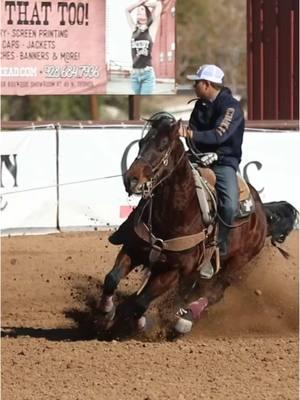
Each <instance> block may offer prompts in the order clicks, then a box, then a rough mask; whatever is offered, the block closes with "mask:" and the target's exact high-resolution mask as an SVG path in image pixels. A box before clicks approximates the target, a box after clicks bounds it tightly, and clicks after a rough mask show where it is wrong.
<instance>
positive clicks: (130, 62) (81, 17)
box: [0, 0, 175, 96]
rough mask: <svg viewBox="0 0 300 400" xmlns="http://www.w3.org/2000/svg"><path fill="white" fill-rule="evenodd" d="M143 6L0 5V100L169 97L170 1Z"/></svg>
mask: <svg viewBox="0 0 300 400" xmlns="http://www.w3.org/2000/svg"><path fill="white" fill-rule="evenodd" d="M146 3H147V4H148V5H149V7H147V10H148V11H149V13H151V18H150V17H149V18H148V20H147V24H146V25H147V28H146V29H144V25H142V22H141V18H142V19H143V18H144V19H143V21H144V22H143V23H144V24H145V23H146V22H145V15H146V14H145V13H146V11H145V10H146V9H145V5H142V4H140V5H138V2H134V0H122V1H120V0H82V1H80V0H74V1H71V0H45V1H42V0H30V1H17V0H1V68H0V75H1V90H2V94H3V95H21V96H23V95H36V94H37V95H59V94H63V95H66V94H127V95H129V94H174V93H175V0H166V1H164V2H161V1H157V0H153V1H151V0H149V1H147V2H146ZM158 6H159V7H158ZM128 7H129V8H130V9H131V11H130V12H129V14H128V13H127V11H126V10H128ZM143 13H144V14H145V15H144V16H143V15H142V14H143ZM128 19H130V21H131V22H130V23H129V21H128ZM151 21H152V22H151Z"/></svg>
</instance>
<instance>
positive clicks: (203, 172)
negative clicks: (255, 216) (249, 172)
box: [192, 164, 255, 279]
mask: <svg viewBox="0 0 300 400" xmlns="http://www.w3.org/2000/svg"><path fill="white" fill-rule="evenodd" d="M192 172H193V176H194V181H195V187H196V192H197V196H198V201H199V206H200V210H201V214H202V218H203V221H204V224H205V225H206V227H207V229H208V231H210V232H211V235H212V238H211V243H209V244H208V246H205V250H204V256H203V259H201V260H200V262H199V266H198V270H200V275H201V277H202V278H205V279H210V278H211V277H212V276H213V275H214V274H216V273H218V271H219V270H220V267H221V265H220V255H219V249H218V247H217V246H216V243H217V236H218V229H219V227H218V224H215V220H216V214H217V210H218V199H217V191H216V175H215V174H214V172H213V170H212V169H210V168H202V167H200V166H199V165H194V164H192ZM237 179H238V185H239V192H240V196H239V212H238V215H237V216H236V218H245V217H248V216H249V215H250V214H252V213H253V212H254V204H255V203H254V200H253V198H252V195H251V192H250V188H249V186H248V185H247V182H246V181H245V180H244V179H243V178H242V177H241V175H239V174H238V173H237ZM211 262H213V264H214V270H213V269H212V266H211V265H212V263H211ZM206 267H208V271H206V269H207V268H206Z"/></svg>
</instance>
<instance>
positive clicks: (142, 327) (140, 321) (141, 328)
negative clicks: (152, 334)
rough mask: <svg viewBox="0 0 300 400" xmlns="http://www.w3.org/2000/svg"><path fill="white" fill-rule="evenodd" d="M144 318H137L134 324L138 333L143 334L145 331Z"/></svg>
mask: <svg viewBox="0 0 300 400" xmlns="http://www.w3.org/2000/svg"><path fill="white" fill-rule="evenodd" d="M146 322H147V320H146V317H144V316H142V317H141V318H139V319H138V320H137V322H136V326H137V330H138V331H139V332H143V331H144V330H145V329H146Z"/></svg>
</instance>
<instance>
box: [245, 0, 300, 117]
mask: <svg viewBox="0 0 300 400" xmlns="http://www.w3.org/2000/svg"><path fill="white" fill-rule="evenodd" d="M247 24H248V26H247V47H248V49H247V50H248V119H249V120H269V119H273V120H282V119H286V120H295V119H299V0H284V1H283V0H247Z"/></svg>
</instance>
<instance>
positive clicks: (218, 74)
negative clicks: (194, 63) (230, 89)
mask: <svg viewBox="0 0 300 400" xmlns="http://www.w3.org/2000/svg"><path fill="white" fill-rule="evenodd" d="M223 77H224V72H223V71H222V70H221V68H219V67H217V66H216V65H213V64H205V65H201V66H200V67H199V68H198V70H197V72H196V74H195V75H187V79H189V80H191V81H200V80H202V79H203V80H206V81H209V82H214V83H221V84H222V83H223Z"/></svg>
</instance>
